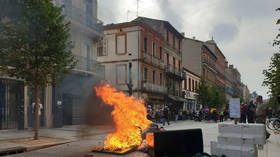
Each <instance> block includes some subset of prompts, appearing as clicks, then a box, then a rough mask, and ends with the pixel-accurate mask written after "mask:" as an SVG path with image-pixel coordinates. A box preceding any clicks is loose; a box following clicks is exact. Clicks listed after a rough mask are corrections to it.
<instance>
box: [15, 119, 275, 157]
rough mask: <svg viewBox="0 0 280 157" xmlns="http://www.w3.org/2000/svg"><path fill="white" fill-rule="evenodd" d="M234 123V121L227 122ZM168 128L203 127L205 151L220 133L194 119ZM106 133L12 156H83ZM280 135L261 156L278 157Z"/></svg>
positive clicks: (216, 125)
mask: <svg viewBox="0 0 280 157" xmlns="http://www.w3.org/2000/svg"><path fill="white" fill-rule="evenodd" d="M226 123H232V122H229V121H228V122H226ZM164 127H165V129H166V130H181V129H194V128H201V129H202V132H203V143H204V151H205V152H208V153H210V141H216V140H217V135H218V124H217V123H208V122H194V121H179V122H177V123H174V122H173V123H172V124H171V125H166V126H164ZM105 136H106V135H105V134H104V135H97V136H93V137H90V138H87V139H81V140H79V141H77V142H73V143H69V144H64V145H60V146H55V147H51V148H46V149H41V150H37V151H33V152H27V153H23V154H17V155H13V156H11V157H83V156H84V155H85V154H87V153H89V151H90V149H91V148H92V147H94V146H101V145H102V143H103V141H104V139H105ZM279 148H280V135H272V136H271V138H270V139H269V140H268V144H266V145H265V146H264V149H263V150H262V151H259V157H278V156H279V154H280V149H279ZM94 156H95V157H98V156H101V157H102V156H107V157H110V156H112V157H113V155H108V154H105V155H104V154H95V155H94Z"/></svg>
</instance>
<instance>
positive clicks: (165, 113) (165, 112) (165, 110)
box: [163, 107, 169, 125]
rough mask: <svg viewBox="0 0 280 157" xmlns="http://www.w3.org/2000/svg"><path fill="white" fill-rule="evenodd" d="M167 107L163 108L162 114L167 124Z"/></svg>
mask: <svg viewBox="0 0 280 157" xmlns="http://www.w3.org/2000/svg"><path fill="white" fill-rule="evenodd" d="M168 112H169V111H168V108H167V107H165V108H164V110H163V115H164V119H165V120H166V121H167V124H168V125H169V114H168Z"/></svg>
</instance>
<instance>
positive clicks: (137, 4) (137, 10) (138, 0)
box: [137, 0, 139, 17]
mask: <svg viewBox="0 0 280 157" xmlns="http://www.w3.org/2000/svg"><path fill="white" fill-rule="evenodd" d="M138 8H139V0H137V17H138Z"/></svg>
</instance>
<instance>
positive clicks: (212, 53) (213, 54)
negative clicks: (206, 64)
mask: <svg viewBox="0 0 280 157" xmlns="http://www.w3.org/2000/svg"><path fill="white" fill-rule="evenodd" d="M202 46H203V47H205V48H206V49H207V50H208V51H209V52H210V54H211V55H212V56H214V57H215V58H216V59H218V57H217V56H216V54H215V53H214V52H212V51H211V50H210V49H209V48H208V46H207V45H205V44H203V45H202Z"/></svg>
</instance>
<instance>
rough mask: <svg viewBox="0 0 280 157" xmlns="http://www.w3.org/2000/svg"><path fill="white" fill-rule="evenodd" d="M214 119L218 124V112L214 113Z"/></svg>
mask: <svg viewBox="0 0 280 157" xmlns="http://www.w3.org/2000/svg"><path fill="white" fill-rule="evenodd" d="M213 119H214V122H215V123H217V120H218V112H217V110H214V111H213Z"/></svg>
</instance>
